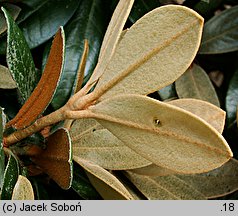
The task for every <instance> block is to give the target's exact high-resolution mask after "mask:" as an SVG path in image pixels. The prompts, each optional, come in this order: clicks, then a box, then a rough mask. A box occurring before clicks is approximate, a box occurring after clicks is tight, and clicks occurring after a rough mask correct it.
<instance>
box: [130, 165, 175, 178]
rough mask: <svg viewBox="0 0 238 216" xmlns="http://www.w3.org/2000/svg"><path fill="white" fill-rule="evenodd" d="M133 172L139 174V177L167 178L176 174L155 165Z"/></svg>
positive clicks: (133, 170)
mask: <svg viewBox="0 0 238 216" xmlns="http://www.w3.org/2000/svg"><path fill="white" fill-rule="evenodd" d="M130 171H131V172H133V173H135V174H138V175H145V176H167V175H171V174H174V173H175V172H174V171H172V170H169V169H166V168H163V167H160V166H157V165H155V164H151V165H149V166H145V167H141V168H137V169H132V170H130Z"/></svg>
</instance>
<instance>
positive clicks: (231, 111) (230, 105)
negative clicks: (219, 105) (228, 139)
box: [225, 68, 238, 127]
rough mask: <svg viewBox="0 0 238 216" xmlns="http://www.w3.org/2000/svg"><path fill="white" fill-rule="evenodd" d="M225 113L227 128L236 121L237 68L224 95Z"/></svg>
mask: <svg viewBox="0 0 238 216" xmlns="http://www.w3.org/2000/svg"><path fill="white" fill-rule="evenodd" d="M225 102H226V112H227V123H228V127H229V126H230V125H231V124H232V123H233V122H234V121H235V120H236V111H237V105H238V68H237V69H236V71H235V73H234V75H233V76H232V78H231V80H230V83H229V86H228V91H227V94H226V101H225Z"/></svg>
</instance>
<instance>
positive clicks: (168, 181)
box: [126, 172, 205, 200]
mask: <svg viewBox="0 0 238 216" xmlns="http://www.w3.org/2000/svg"><path fill="white" fill-rule="evenodd" d="M126 175H127V177H128V178H129V179H130V180H131V181H132V183H133V184H134V185H135V186H136V187H137V188H138V189H139V190H140V191H141V192H142V193H143V194H144V195H145V196H146V197H147V198H148V199H149V200H201V199H202V200H204V199H205V196H203V194H202V193H200V192H199V191H197V190H196V189H194V188H193V187H191V186H190V185H189V184H187V183H186V182H184V181H182V180H181V179H179V178H177V177H176V176H158V177H151V176H142V175H137V174H135V173H132V172H127V173H126Z"/></svg>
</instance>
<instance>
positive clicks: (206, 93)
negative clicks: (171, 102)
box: [175, 64, 220, 107]
mask: <svg viewBox="0 0 238 216" xmlns="http://www.w3.org/2000/svg"><path fill="white" fill-rule="evenodd" d="M175 87H176V92H177V94H178V96H179V98H196V99H200V100H205V101H208V102H210V103H212V104H214V105H216V106H218V107H219V106H220V102H219V99H218V97H217V94H216V91H215V88H214V86H213V84H212V82H211V80H210V79H209V76H208V75H207V74H206V72H205V71H204V70H203V69H202V68H201V67H200V66H199V65H196V64H192V65H191V67H189V68H188V70H187V71H186V72H185V73H184V74H183V75H182V76H181V77H180V78H179V79H177V80H176V82H175Z"/></svg>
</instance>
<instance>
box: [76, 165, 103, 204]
mask: <svg viewBox="0 0 238 216" xmlns="http://www.w3.org/2000/svg"><path fill="white" fill-rule="evenodd" d="M72 188H73V190H74V191H75V192H76V193H77V194H79V195H80V196H81V197H82V198H83V199H86V200H96V199H101V196H100V195H99V193H98V192H97V191H96V190H95V188H94V187H93V186H92V184H91V183H90V181H89V180H88V177H87V175H86V174H85V172H84V170H83V169H82V168H81V167H79V166H77V165H76V164H74V177H73V182H72Z"/></svg>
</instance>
